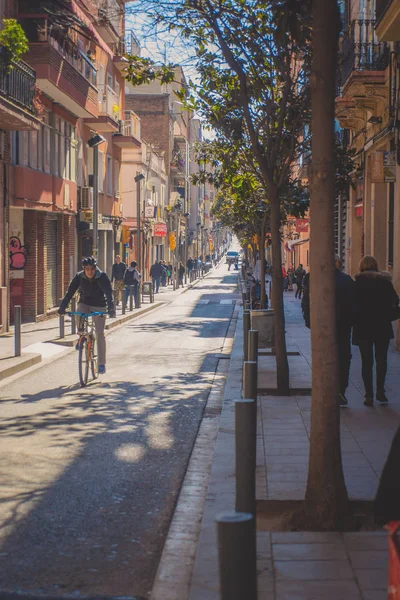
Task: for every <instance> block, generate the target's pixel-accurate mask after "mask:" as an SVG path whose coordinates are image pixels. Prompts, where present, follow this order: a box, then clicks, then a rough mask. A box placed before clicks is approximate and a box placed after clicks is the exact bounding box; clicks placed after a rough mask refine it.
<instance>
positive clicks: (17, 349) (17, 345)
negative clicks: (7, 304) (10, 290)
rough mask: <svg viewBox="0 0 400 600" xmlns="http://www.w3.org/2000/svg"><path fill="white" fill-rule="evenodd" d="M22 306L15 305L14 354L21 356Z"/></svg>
mask: <svg viewBox="0 0 400 600" xmlns="http://www.w3.org/2000/svg"><path fill="white" fill-rule="evenodd" d="M21 352H22V351H21V307H20V305H19V304H18V305H17V306H14V354H15V356H21Z"/></svg>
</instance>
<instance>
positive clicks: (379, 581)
mask: <svg viewBox="0 0 400 600" xmlns="http://www.w3.org/2000/svg"><path fill="white" fill-rule="evenodd" d="M354 573H355V575H356V577H357V580H358V582H359V584H360V587H361V589H362V590H387V587H388V570H387V568H385V569H374V568H371V567H370V568H368V569H354Z"/></svg>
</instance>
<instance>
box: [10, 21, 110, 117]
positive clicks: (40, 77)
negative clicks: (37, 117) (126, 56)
mask: <svg viewBox="0 0 400 600" xmlns="http://www.w3.org/2000/svg"><path fill="white" fill-rule="evenodd" d="M19 21H20V23H21V25H22V27H23V28H24V30H25V33H26V35H27V37H28V40H29V52H28V54H27V55H26V61H27V62H28V63H29V64H30V65H31V66H32V67H33V68H34V69H35V71H36V79H37V86H38V88H39V89H40V90H42V91H43V92H44V93H45V94H47V95H48V96H50V98H52V99H53V100H54V101H55V102H58V103H59V104H61V105H62V106H64V107H65V108H67V109H68V110H69V111H70V112H71V113H72V114H74V115H76V116H77V117H82V118H85V117H91V116H97V114H98V98H97V89H96V69H95V68H94V66H93V64H92V63H91V61H90V60H89V59H88V58H87V56H86V55H85V54H84V53H83V52H82V51H81V50H80V48H78V46H77V45H76V44H75V43H74V42H73V41H72V40H71V39H70V38H69V37H68V36H65V35H64V34H63V32H60V31H59V28H58V29H55V28H53V27H52V25H51V23H50V22H49V21H48V19H47V18H35V19H33V18H21V19H19Z"/></svg>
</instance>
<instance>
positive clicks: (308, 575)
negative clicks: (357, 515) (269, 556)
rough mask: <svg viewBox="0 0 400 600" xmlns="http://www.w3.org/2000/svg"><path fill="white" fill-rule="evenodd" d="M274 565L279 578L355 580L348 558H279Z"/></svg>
mask: <svg viewBox="0 0 400 600" xmlns="http://www.w3.org/2000/svg"><path fill="white" fill-rule="evenodd" d="M274 567H275V574H276V579H277V580H281V579H295V580H303V581H307V580H308V581H318V580H322V581H329V580H334V581H336V580H339V581H351V580H353V572H352V570H351V568H350V565H349V563H348V561H347V560H293V561H292V560H287V561H279V560H277V561H275V562H274ZM370 589H372V588H370ZM377 589H379V588H377Z"/></svg>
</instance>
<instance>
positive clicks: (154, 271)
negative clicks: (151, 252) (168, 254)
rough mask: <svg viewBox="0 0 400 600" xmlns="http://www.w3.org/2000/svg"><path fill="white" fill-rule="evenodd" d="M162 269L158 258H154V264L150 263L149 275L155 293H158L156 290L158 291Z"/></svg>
mask: <svg viewBox="0 0 400 600" xmlns="http://www.w3.org/2000/svg"><path fill="white" fill-rule="evenodd" d="M163 271H164V267H163V266H162V264H161V263H160V262H158V260H156V261H155V263H154V265H152V266H151V269H150V277H151V279H152V282H153V291H155V292H156V294H158V292H159V291H160V283H161V277H162V274H163Z"/></svg>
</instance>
